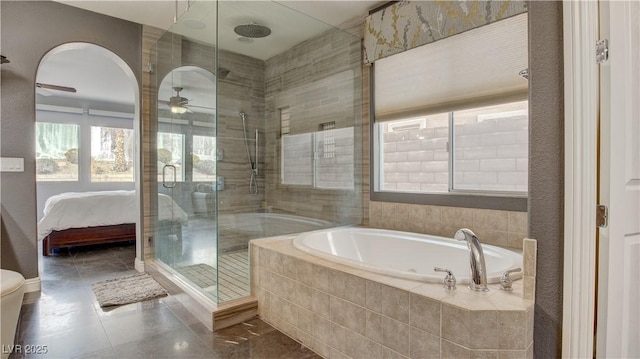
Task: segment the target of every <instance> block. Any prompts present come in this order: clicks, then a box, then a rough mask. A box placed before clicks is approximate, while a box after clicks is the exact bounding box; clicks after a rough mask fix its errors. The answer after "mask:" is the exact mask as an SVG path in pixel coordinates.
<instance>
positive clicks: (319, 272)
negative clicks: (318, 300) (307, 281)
mask: <svg viewBox="0 0 640 359" xmlns="http://www.w3.org/2000/svg"><path fill="white" fill-rule="evenodd" d="M329 271H330V269H329V268H327V267H323V266H320V265H316V264H314V265H313V269H312V273H313V279H312V281H313V287H314V288H316V289H318V290H321V291H323V292H325V293H328V292H329Z"/></svg>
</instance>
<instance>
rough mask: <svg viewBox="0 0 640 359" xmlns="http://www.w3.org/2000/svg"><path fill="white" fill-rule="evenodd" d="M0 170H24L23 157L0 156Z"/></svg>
mask: <svg viewBox="0 0 640 359" xmlns="http://www.w3.org/2000/svg"><path fill="white" fill-rule="evenodd" d="M0 172H24V158H18V157H0Z"/></svg>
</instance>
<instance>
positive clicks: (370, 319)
mask: <svg viewBox="0 0 640 359" xmlns="http://www.w3.org/2000/svg"><path fill="white" fill-rule="evenodd" d="M382 320H383V317H382V315H380V314H378V313H375V312H372V311H370V310H367V313H366V321H367V324H366V332H365V335H366V337H367V338H369V339H371V340H373V341H376V342H378V343H382V342H383V341H384V337H383V321H382Z"/></svg>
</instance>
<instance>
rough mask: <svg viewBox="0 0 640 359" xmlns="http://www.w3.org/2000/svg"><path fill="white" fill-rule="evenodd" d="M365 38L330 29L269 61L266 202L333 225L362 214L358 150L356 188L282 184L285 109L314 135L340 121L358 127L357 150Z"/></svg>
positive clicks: (296, 128)
mask: <svg viewBox="0 0 640 359" xmlns="http://www.w3.org/2000/svg"><path fill="white" fill-rule="evenodd" d="M360 58H361V47H360V39H359V38H357V37H355V36H353V35H351V34H348V33H346V32H343V31H339V30H330V31H328V32H326V33H324V34H322V35H320V36H318V37H316V38H314V39H311V40H308V41H305V42H303V43H301V44H298V45H296V46H295V47H293V48H291V49H290V50H288V51H286V52H284V53H282V54H280V55H277V56H275V57H273V58H271V59H269V60H267V61H266V67H265V72H266V75H265V83H266V88H265V99H266V100H265V106H266V126H267V127H266V134H265V137H266V139H265V140H266V148H265V156H266V166H267V167H266V202H267V206H269V207H270V208H271V209H273V210H274V211H276V212H285V213H295V214H297V215H301V216H307V217H313V218H320V219H323V220H328V221H332V222H334V223H340V224H346V223H360V222H361V218H362V200H361V191H360V188H361V182H360V178H361V172H360V169H361V167H360V163H361V159H360V155H361V153H360V152H359V151H356V153H355V154H354V161H355V164H356V169H355V173H354V176H353V177H354V178H355V180H354V181H355V185H354V188H355V189H335V190H327V189H321V188H314V187H313V186H311V185H305V186H298V185H282V184H281V180H280V173H281V172H280V171H281V163H280V162H281V148H280V143H281V139H280V109H281V108H283V107H289V108H290V110H291V134H292V135H294V134H301V133H312V132H316V131H318V130H319V125H320V124H322V123H326V122H331V121H335V127H336V129H342V128H347V127H354V133H355V139H356V142H355V146H356V147H355V148H357V149H359V148H360V142H359V141H358V139H359V138H361V137H362V133H361V129H362V128H361V127H360V119H361V118H362V114H361V94H362V92H361V88H360V86H361V61H360Z"/></svg>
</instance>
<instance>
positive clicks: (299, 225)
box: [218, 212, 333, 237]
mask: <svg viewBox="0 0 640 359" xmlns="http://www.w3.org/2000/svg"><path fill="white" fill-rule="evenodd" d="M332 225H333V224H332V223H331V222H328V221H323V220H320V219H315V218H308V217H301V216H294V215H289V214H278V213H262V212H255V213H254V212H249V213H234V214H223V215H220V216H219V217H218V226H220V227H221V228H223V229H231V230H236V231H244V232H252V233H256V234H259V235H260V236H262V237H272V236H277V235H281V234H287V233H300V232H308V231H316V230H318V229H323V228H327V227H331V226H332Z"/></svg>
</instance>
